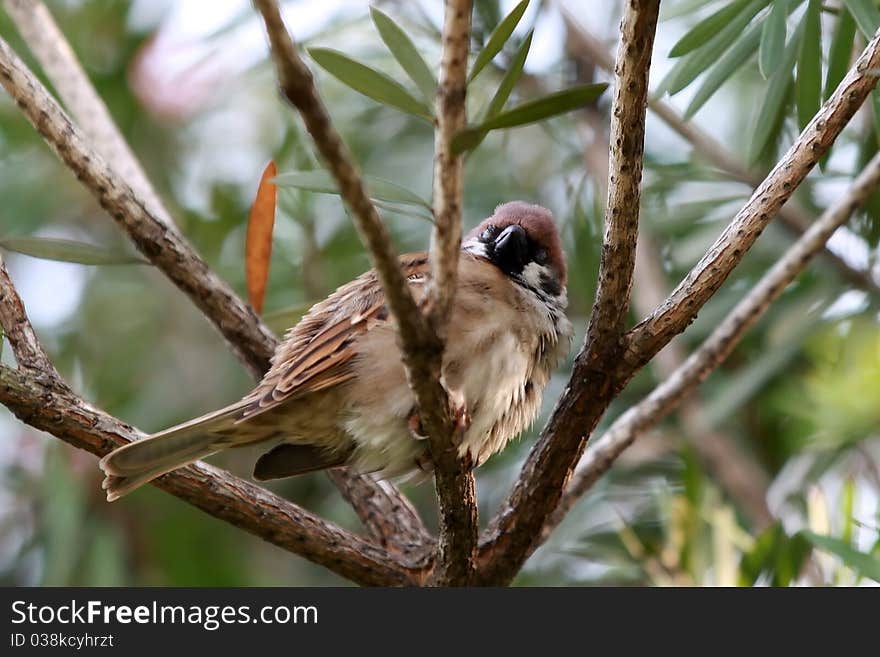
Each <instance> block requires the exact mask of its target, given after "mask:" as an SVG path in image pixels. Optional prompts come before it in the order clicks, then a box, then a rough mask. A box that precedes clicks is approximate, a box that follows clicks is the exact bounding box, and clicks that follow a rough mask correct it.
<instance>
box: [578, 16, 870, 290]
mask: <svg viewBox="0 0 880 657" xmlns="http://www.w3.org/2000/svg"><path fill="white" fill-rule="evenodd" d="M560 10H561V11H562V16H563V19H564V21H565V26H566V35H567V39H568V40H569V41H570V42H571V44H572V46H573V48H572V50H573V51H575V53H576V54H578V55H580V57H581V59H585V60H586V63H588V64H595V65H597V66H598V67H599V68H601V69H603V70H605V71H608V72H609V73H610V72H612V71H613V63H612V61H611V57H610V55H609V54H608V51H607V49H606V47H605V44H604V43H602V41H601V40H599V39H598V38H596V36H594V35H593V34H591V33H590V32H589V31H587V30H586V29H585V28H584V27H583V26H581V25H580V24H579V23H578V22H577V21H576V20H575V18H574V17H573V16H572V15H571V13H570V12H569V11H568V10H566V9H565V8H564V7H560ZM648 108H649V109H650V110H651V111H652V112H653V113H654V114H656V115H657V117H658V118H659V119H660V120H662V121H663V122H664V123H665V124H666V125H667V126H668V127H669V128H671V129H672V130H673V131H675V132H676V133H677V134H678V135H679V136H680V137H681V138H682V139H684V140H685V141H686V142H688V143H689V144H690V145H691V146H692V147H693V149H694V152H695V153H696V154H697V155H698V156H699V157H700V158H702V159H703V160H704V161H706V162H708V163H709V164H711V165H712V166H714V167H717V168H718V169H719V170H721V171H723V172H724V173H726V174H727V175H728V176H729V177H730V178H732V179H734V180H737V181H739V182H743V183H745V184H747V185H749V186H750V187H752V189H754V188H756V187H758V186H759V185H760V184H761V182H762V177H761V176H760V175H758V174H756V173H754V172H752V171H750V170H749V169H748V168H746V166H745V165H744V164H742V163H741V162H740V161H739V160H738V159H737V158H736V156H735V155H734V154H733V153H731V152H730V151H729V150H727V149H726V148H725V147H724V145H723V144H721V143H720V142H719V141H718V140H716V139H714V138H713V137H712V136H711V135H709V134H708V133H706V132H705V131H703V130H701V129H700V127H699V126H697V125H696V124H695V123H694V122H693V121H685V120H684V119H683V118H682V117H681V115H680V114H679V113H678V112H677V111H676V110H675V108H674V107H672V105H670V104H669V103H667V102H666V101H664V100H661V99H659V98H651V97H649V98H648ZM779 218H780V220H781V222H782V225H783V226H785V228H786V229H788V230H789V231H790V232H792V233H793V234H795V235H802V234H803V233H804V231H806V230H807V228H808V227H809V226H810V224H812V223H813V220H814V217H812V216H811V215H810V213H809V211H807V209H806V208H804V207H803V206H802V205H801V204H800V203H798V201H797V199H795V198H790V199H789V200H788V202H787V203H785V205H784V206H783V207H782V209H781V210H780V211H779ZM822 255H823V256H824V257H825V258H826V259H827V260H828V262H830V263H831V264H832V265H833V266H834V267H835V268H836V269H837V270H838V272H839V273H840V274H841V275H842V276H843V277H844V278H845V279H846V280H848V281H849V282H850V283H852V284H853V285H855V286H856V287H859V288H861V289H863V290H866V291H868V292H870V293H872V294H874V295H877V296H880V283H878V281H877V280H876V279H875V278H874V276H873V275H872V274H871V272H870V271H866V270H863V269H858V268H856V267H853V266H852V265H851V264H849V263H848V262H847V261H846V260H844V259H843V258H841V257H840V256H839V255H837V254H836V253H834V252H833V251H831V250H829V249H828V248H827V246H826V247H825V249H824V251H823V254H822Z"/></svg>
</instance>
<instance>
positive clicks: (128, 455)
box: [100, 408, 238, 502]
mask: <svg viewBox="0 0 880 657" xmlns="http://www.w3.org/2000/svg"><path fill="white" fill-rule="evenodd" d="M237 417H238V412H237V409H234V408H233V409H222V410H220V411H216V412H214V413H210V414H209V415H205V416H203V417H200V418H196V419H195V420H191V421H189V422H186V423H184V424H181V425H178V426H176V427H171V428H170V429H166V430H165V431H160V432H159V433H156V434H153V435H152V436H148V437H146V438H144V439H142V440H138V441H136V442H133V443H129V444H128V445H123V446H122V447H120V448H118V449H116V450H114V451H112V452H110V453H109V454H107V456H105V457H104V458H103V459H101V462H100V466H101V469H102V470H103V471H104V474H105V475H106V478H105V479H104V483H103V484H102V487H103V488H104V490H106V491H107V500H108V501H110V502H112V501H114V500H117V499H119V498H120V497H122V496H123V495H127V494H128V493H130V492H131V491H133V490H135V489H136V488H138V487H140V486H143V485H144V484H146V483H148V482H150V481H152V480H153V479H155V478H156V477H161V476H162V475H163V474H166V473H168V472H171V471H172V470H176V469H177V468H181V467H183V466H185V465H188V464H190V463H192V462H193V461H198V460H199V459H203V458H205V457H207V456H210V455H211V454H214V453H215V452H217V451H219V450H220V449H222V448H223V447H228V446H229V438H228V435H227V434H226V433H225V432H226V431H228V430H229V429H231V428H232V427H234V425H235V420H236V418H237Z"/></svg>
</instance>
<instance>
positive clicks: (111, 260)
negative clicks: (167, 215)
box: [0, 237, 150, 265]
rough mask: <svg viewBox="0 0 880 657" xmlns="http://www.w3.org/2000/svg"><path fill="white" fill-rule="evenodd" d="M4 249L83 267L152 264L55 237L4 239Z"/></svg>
mask: <svg viewBox="0 0 880 657" xmlns="http://www.w3.org/2000/svg"><path fill="white" fill-rule="evenodd" d="M0 248H4V249H6V250H7V251H15V252H16V253H21V254H24V255H28V256H32V257H34V258H42V259H43V260H58V261H60V262H74V263H77V264H80V265H148V264H150V263H149V262H148V261H146V260H144V259H143V258H141V257H139V256H136V255H131V254H128V253H120V252H118V251H112V250H110V249H108V248H105V247H103V246H97V245H95V244H87V243H86V242H76V241H74V240H65V239H57V238H54V237H4V238H2V239H0Z"/></svg>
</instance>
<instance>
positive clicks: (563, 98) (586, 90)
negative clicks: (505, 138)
mask: <svg viewBox="0 0 880 657" xmlns="http://www.w3.org/2000/svg"><path fill="white" fill-rule="evenodd" d="M607 87H608V85H607V84H605V83H602V84H587V85H581V86H577V87H571V88H570V89H564V90H563V91H558V92H556V93H553V94H549V95H547V96H544V97H543V98H538V99H535V100H530V101H528V102H525V103H523V104H521V105H517V106H516V107H514V108H512V109H509V110H507V111H506V112H501V113H500V114H497V115H496V116H494V117H492V118H491V119H488V120H487V121H484V122H483V123H481V124H480V125H478V126H472V127H469V128H465V129H464V130H462V131H461V132H459V133H458V134H457V135H456V136H455V137H454V138H453V140H452V150H453V151H454V152H456V153H461V152H463V151H466V150H469V149H471V148H474V146H476V145H477V144H479V143H480V141H481V140H482V138H483V136H484V135H485V133H487V132H489V131H490V130H498V129H499V128H514V127H516V126H521V125H527V124H529V123H535V122H537V121H542V120H544V119H548V118H550V117H553V116H557V115H559V114H564V113H565V112H570V111H571V110H575V109H579V108H581V107H583V106H584V105H587V104H589V103H591V102H593V101H594V100H596V99H597V98H598V97H599V96H601V95H602V92H603V91H605V89H606V88H607Z"/></svg>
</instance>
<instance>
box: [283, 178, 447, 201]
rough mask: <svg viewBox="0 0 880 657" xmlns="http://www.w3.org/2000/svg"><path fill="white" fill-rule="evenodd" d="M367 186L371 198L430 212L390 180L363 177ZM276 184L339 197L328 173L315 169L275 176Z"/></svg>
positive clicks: (403, 188)
mask: <svg viewBox="0 0 880 657" xmlns="http://www.w3.org/2000/svg"><path fill="white" fill-rule="evenodd" d="M361 177H362V178H363V179H364V182H365V183H366V185H367V192H368V193H369V194H370V198H371V199H373V200H379V201H388V202H390V203H402V204H403V205H418V206H421V207H423V208H426V209H428V210H430V209H431V204H430V203H429V202H428V201H426V200H425V199H423V198H422V197H421V196H419V195H418V194H416V193H415V192H411V191H410V190H408V189H406V188H405V187H402V186H400V185H398V184H397V183H393V182H391V181H390V180H384V179H382V178H376V177H375V176H364V175H362V176H361ZM275 184H276V185H278V186H279V187H294V188H296V189H304V190H306V191H309V192H317V193H319V194H336V195H337V196H338V195H339V188H338V187H337V186H336V181H335V180H333V176H331V175H330V174H329V173H328V172H327V171H324V170H323V169H315V170H313V171H288V172H287V173H282V174H279V175H277V176H275Z"/></svg>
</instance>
